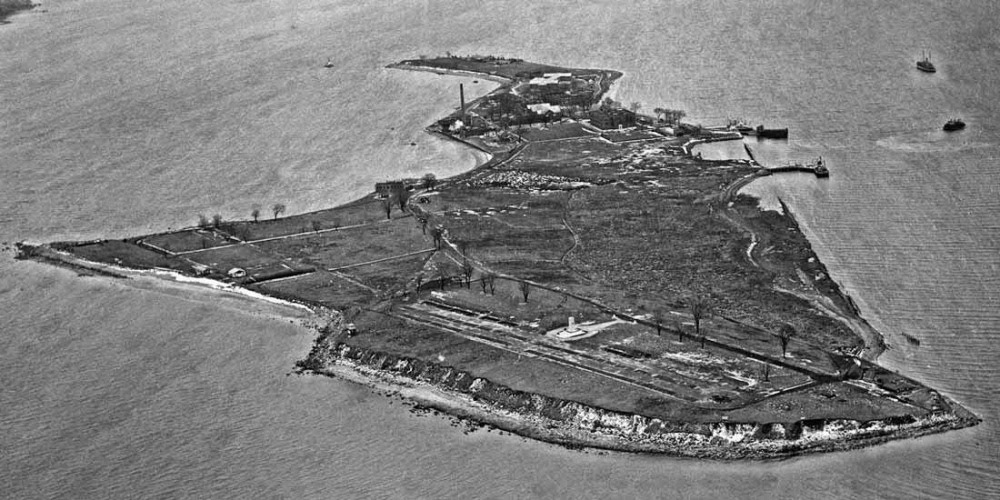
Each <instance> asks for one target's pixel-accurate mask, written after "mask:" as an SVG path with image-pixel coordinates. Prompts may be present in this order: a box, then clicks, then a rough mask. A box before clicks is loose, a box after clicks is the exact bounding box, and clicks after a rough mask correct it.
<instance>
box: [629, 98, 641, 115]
mask: <svg viewBox="0 0 1000 500" xmlns="http://www.w3.org/2000/svg"><path fill="white" fill-rule="evenodd" d="M640 109H642V103H641V102H639V101H632V104H629V106H628V110H629V111H631V112H633V113H635V114H639V110H640Z"/></svg>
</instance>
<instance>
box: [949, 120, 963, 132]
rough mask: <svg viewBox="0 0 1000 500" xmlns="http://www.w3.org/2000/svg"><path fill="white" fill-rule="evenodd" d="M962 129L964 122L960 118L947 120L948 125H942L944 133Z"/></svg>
mask: <svg viewBox="0 0 1000 500" xmlns="http://www.w3.org/2000/svg"><path fill="white" fill-rule="evenodd" d="M963 128H965V122H963V121H962V120H961V119H960V118H952V119H951V120H948V123H945V124H944V130H945V132H953V131H955V130H962V129H963Z"/></svg>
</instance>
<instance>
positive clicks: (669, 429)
mask: <svg viewBox="0 0 1000 500" xmlns="http://www.w3.org/2000/svg"><path fill="white" fill-rule="evenodd" d="M387 67H389V68H396V69H406V70H412V71H429V72H435V73H438V74H453V75H457V76H462V77H475V78H483V79H488V78H487V77H491V76H494V75H484V74H481V73H475V72H471V71H460V70H448V69H443V68H442V69H434V68H431V67H422V66H415V65H411V64H398V63H397V64H394V65H389V66H387ZM493 81H501V87H500V88H504V87H505V86H506V85H508V84H510V83H511V82H515V81H516V80H507V79H503V78H502V77H499V76H497V77H495V79H494V80H493ZM609 86H610V84H609ZM495 90H496V89H495ZM495 90H494V91H495ZM487 95H489V94H487ZM425 130H427V131H428V132H430V133H434V134H439V135H442V136H444V137H445V138H448V139H452V140H455V141H458V142H461V143H463V144H465V145H466V146H468V147H470V148H473V149H474V150H475V151H478V152H481V153H484V154H485V155H487V159H486V161H483V162H477V164H476V165H474V166H473V167H472V168H470V169H469V170H467V171H465V172H462V173H459V174H455V175H454V176H452V177H449V179H452V178H457V177H460V176H465V175H468V174H470V173H472V172H475V171H477V170H480V169H483V168H486V167H487V166H489V165H493V164H495V163H502V162H504V161H507V160H509V159H510V158H512V157H513V156H516V155H517V154H519V152H520V151H519V149H520V148H518V147H515V148H513V149H511V150H508V151H505V152H492V153H491V152H489V151H486V150H484V149H482V148H480V147H478V146H476V145H475V144H472V143H470V142H468V141H466V140H463V139H461V138H458V137H455V136H452V135H450V134H447V133H445V132H440V131H436V130H430V129H429V128H428V129H425ZM716 140H725V139H716ZM692 142H694V141H691V142H688V143H686V144H684V151H685V153H688V156H690V154H689V152H690V150H689V149H688V147H687V146H689V145H691V144H692ZM757 177H759V175H750V176H746V177H744V178H741V179H739V180H738V181H736V182H734V183H732V184H731V185H730V186H728V187H724V188H723V191H722V192H721V193H719V194H718V196H719V197H720V198H718V199H720V200H725V199H726V197H727V196H728V197H729V198H732V196H733V195H734V194H735V193H736V192H738V191H739V189H740V188H742V187H743V186H745V185H747V184H749V183H751V182H753V180H755V179H756V178H757ZM366 196H367V195H366ZM350 203H354V202H348V203H345V204H344V205H348V204H350ZM786 211H787V210H786ZM735 217H737V218H738V217H739V216H738V215H735ZM787 217H788V218H790V219H791V220H792V221H793V223H795V224H797V221H795V219H794V217H793V216H792V215H791V214H790V213H788V214H787ZM737 226H740V224H737ZM744 229H748V228H744ZM750 233H751V234H753V231H750ZM803 238H805V236H804V235H803ZM805 240H806V243H807V244H808V243H809V242H808V239H807V238H805ZM751 248H753V247H752V246H751ZM17 249H18V250H17V251H18V258H24V259H33V260H37V261H41V262H46V263H49V264H52V265H57V266H62V267H66V268H69V269H73V270H76V271H77V272H79V271H80V270H83V272H84V273H85V274H91V273H93V274H96V275H100V276H107V277H115V278H124V279H128V278H129V275H130V274H138V275H141V276H144V277H153V278H156V279H163V280H168V281H173V282H177V283H180V284H181V286H186V285H189V284H196V285H199V286H205V287H207V288H211V289H214V290H217V291H226V292H230V293H236V294H239V295H243V296H247V297H249V298H251V299H262V300H265V301H268V302H274V303H280V304H283V305H286V306H290V307H295V308H299V309H305V310H308V311H309V312H310V314H311V315H313V317H312V319H314V320H321V319H330V318H332V321H331V322H330V324H327V326H325V327H322V328H317V327H315V326H314V327H313V328H312V329H313V330H314V331H317V332H319V337H318V338H317V339H316V340H315V342H314V345H313V348H312V351H311V352H310V353H309V355H308V357H307V358H306V359H304V360H302V361H300V362H299V363H297V371H299V372H300V373H315V374H321V375H325V376H330V377H334V378H342V379H345V380H349V381H352V382H355V383H360V384H364V385H367V386H370V387H375V388H377V389H380V390H385V391H390V392H396V393H399V394H400V395H402V396H403V397H406V398H407V399H411V400H413V401H417V402H418V403H419V404H421V405H424V406H427V407H430V408H434V409H437V410H440V411H442V412H445V413H448V414H451V415H455V416H458V417H460V418H464V419H469V420H472V421H475V422H479V423H481V424H486V425H491V426H494V427H497V428H499V429H503V430H507V431H509V432H512V433H515V434H518V435H520V436H523V437H526V438H531V439H535V440H539V441H545V442H549V443H553V444H558V445H561V446H566V447H570V448H581V447H585V448H595V449H602V450H614V451H622V452H630V453H654V454H661V455H669V456H676V457H691V458H708V459H716V460H738V459H751V460H767V459H783V458H789V457H792V456H797V455H802V454H808V453H818V452H826V451H840V450H852V449H859V448H864V447H868V446H872V445H876V444H879V443H882V442H886V441H890V440H896V439H904V438H910V437H917V436H922V435H926V434H932V433H938V432H944V431H947V430H952V429H958V428H963V427H968V426H972V425H976V424H977V423H979V422H980V419H979V418H978V417H976V416H975V415H973V414H972V413H970V412H968V411H967V410H965V409H964V408H962V407H961V406H960V405H958V404H956V403H954V402H953V401H951V400H950V399H948V398H946V397H944V396H941V397H942V398H943V400H944V401H945V402H946V404H945V406H947V407H948V410H947V411H940V412H934V413H930V414H929V415H927V416H914V415H911V414H904V415H903V416H902V417H886V418H884V419H877V420H872V421H867V422H866V421H858V420H850V419H836V418H830V419H815V420H808V421H807V420H801V421H799V422H789V421H784V422H777V421H776V422H729V421H728V420H727V419H728V417H726V416H723V417H721V420H720V421H717V422H707V423H706V422H698V421H697V420H696V419H691V420H690V421H672V422H671V421H662V420H659V419H657V418H653V417H646V416H643V415H640V414H629V413H622V412H617V411H612V410H606V409H603V408H598V407H594V406H588V405H587V404H584V403H579V402H577V401H572V400H561V399H557V398H555V397H552V396H547V395H544V394H540V393H530V392H523V393H522V392H519V391H516V390H514V389H511V388H509V387H506V386H503V385H500V384H495V383H493V382H490V381H489V380H487V379H485V378H479V377H474V376H473V375H471V374H467V373H464V372H458V371H457V370H456V369H455V368H452V367H449V366H445V365H442V364H439V363H433V362H428V361H422V360H419V359H409V358H405V357H401V356H396V355H393V354H391V353H385V352H379V351H374V350H373V351H369V352H361V353H360V354H359V351H364V349H363V348H358V347H351V346H347V345H345V344H341V343H339V342H337V341H336V339H337V338H338V336H339V335H340V334H339V333H336V334H335V333H331V332H330V330H331V326H332V324H333V323H334V322H337V321H339V322H340V323H341V324H340V326H343V318H342V316H341V315H340V313H339V312H338V311H331V310H329V308H326V307H324V306H321V305H319V304H314V303H308V301H304V302H297V301H294V300H287V299H286V298H279V297H274V296H271V295H269V294H268V293H262V292H257V291H254V290H249V289H247V288H244V287H242V286H239V285H232V284H228V283H223V282H220V281H217V280H212V279H207V278H197V277H192V276H187V275H184V274H183V273H181V272H178V271H175V270H169V269H159V268H152V269H143V270H135V269H130V268H124V267H119V266H114V265H111V264H105V263H99V262H92V261H88V260H86V259H84V258H81V257H77V256H75V255H72V254H69V253H65V252H61V251H59V250H56V249H54V248H51V247H48V246H34V245H27V244H20V243H19V244H17ZM752 260H753V259H752V256H751V262H752ZM817 261H818V258H817ZM116 262H119V261H117V260H116ZM824 270H825V266H824ZM835 285H836V291H837V293H839V294H840V296H841V297H842V298H843V299H844V302H845V303H846V304H847V305H846V306H844V307H853V301H851V300H850V298H849V296H847V295H846V294H845V293H844V292H843V290H842V288H841V287H840V286H839V284H836V283H835ZM536 286H537V285H536ZM775 289H776V290H777V291H779V292H783V293H788V294H790V295H793V296H796V297H799V298H801V299H804V300H806V301H807V302H809V303H810V304H811V305H812V307H814V308H818V309H820V310H821V311H822V312H823V313H824V314H827V315H828V316H831V317H834V319H836V320H839V321H840V322H842V323H844V324H845V325H846V326H847V327H848V328H849V329H850V330H851V331H853V332H854V333H855V334H856V335H858V336H859V337H861V340H862V343H863V344H864V348H863V350H864V352H866V353H868V356H866V357H865V359H866V360H868V361H874V360H875V359H877V357H878V356H879V354H881V352H883V350H884V336H883V335H882V334H881V333H880V332H878V331H877V330H875V329H874V328H873V327H871V325H869V324H868V322H867V321H866V320H865V319H864V318H862V317H861V316H860V314H859V313H858V311H857V309H856V307H853V310H845V309H844V307H840V306H839V305H838V304H837V303H836V302H837V300H836V299H834V298H830V297H827V296H826V293H828V291H821V290H819V289H816V290H813V292H814V293H804V294H800V293H797V292H795V291H792V290H785V289H779V288H777V287H776V288H775ZM244 292H245V293H244ZM826 302H829V303H828V304H827V303H826ZM344 307H346V306H337V308H338V309H343V308H344ZM851 313H853V316H852V315H851ZM324 317H325V318H324ZM314 322H316V321H314ZM338 331H340V330H338ZM862 331H864V332H867V333H869V334H870V335H865V334H863V333H862ZM703 343H704V342H703ZM441 377H443V378H441ZM460 380H461V381H464V382H461V383H459V381H460ZM484 388H486V392H484ZM487 393H488V394H487ZM907 419H909V420H907Z"/></svg>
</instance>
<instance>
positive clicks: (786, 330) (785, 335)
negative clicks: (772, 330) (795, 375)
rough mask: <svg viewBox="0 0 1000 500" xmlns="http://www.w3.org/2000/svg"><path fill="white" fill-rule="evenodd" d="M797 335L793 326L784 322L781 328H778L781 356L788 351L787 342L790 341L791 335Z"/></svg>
mask: <svg viewBox="0 0 1000 500" xmlns="http://www.w3.org/2000/svg"><path fill="white" fill-rule="evenodd" d="M796 335H798V332H796V331H795V327H794V326H792V325H789V324H788V323H784V324H782V325H781V328H779V329H778V340H779V341H781V357H782V358H783V357H785V353H786V352H787V351H788V343H789V342H791V340H792V337H795V336H796Z"/></svg>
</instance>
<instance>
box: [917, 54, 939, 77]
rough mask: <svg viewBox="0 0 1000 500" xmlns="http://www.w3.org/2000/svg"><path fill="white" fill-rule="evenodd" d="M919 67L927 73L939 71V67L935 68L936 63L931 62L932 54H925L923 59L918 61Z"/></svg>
mask: <svg viewBox="0 0 1000 500" xmlns="http://www.w3.org/2000/svg"><path fill="white" fill-rule="evenodd" d="M917 69H919V70H920V71H925V72H927V73H934V72H936V71H937V69H935V68H934V63H932V62H931V56H930V54H924V59H923V60H922V61H917Z"/></svg>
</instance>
